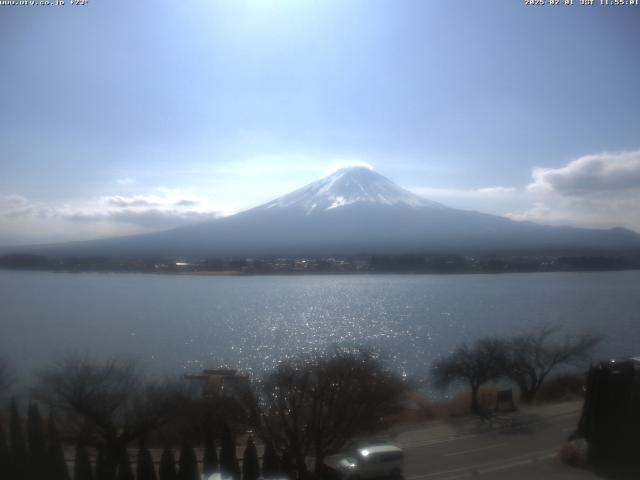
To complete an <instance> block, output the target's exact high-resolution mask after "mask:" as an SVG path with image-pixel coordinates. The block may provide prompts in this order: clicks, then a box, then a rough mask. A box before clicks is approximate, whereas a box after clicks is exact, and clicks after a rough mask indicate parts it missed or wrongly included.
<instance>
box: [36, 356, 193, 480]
mask: <svg viewBox="0 0 640 480" xmlns="http://www.w3.org/2000/svg"><path fill="white" fill-rule="evenodd" d="M36 395H37V396H39V397H40V398H41V399H42V400H43V401H45V402H46V403H47V404H48V405H49V406H50V407H51V408H53V409H55V410H56V411H58V412H61V413H63V414H65V418H66V420H67V422H68V425H67V428H69V429H70V431H71V432H72V434H73V436H74V437H75V438H76V439H78V440H82V441H84V442H87V443H89V444H94V445H95V446H96V447H100V448H101V450H102V451H103V452H104V467H105V471H106V473H107V478H108V480H111V479H113V478H115V471H116V466H117V463H118V461H119V459H120V457H121V456H122V454H123V452H124V451H125V449H126V447H127V445H128V444H129V443H130V442H131V441H133V440H135V439H137V438H140V437H142V436H143V435H145V434H147V433H148V432H150V431H152V430H154V429H156V428H159V427H160V426H161V425H163V424H164V423H166V422H167V421H168V420H169V419H170V418H171V417H172V415H173V413H174V412H175V410H176V406H177V405H178V404H179V403H180V402H181V399H182V391H181V389H180V388H179V387H178V386H176V385H172V384H169V383H165V384H156V383H151V382H148V381H145V379H144V378H143V375H142V374H141V372H140V371H139V369H138V368H137V366H136V364H135V363H132V362H117V361H107V362H104V363H96V362H92V361H90V360H87V359H85V358H81V357H77V356H67V357H65V358H63V359H62V360H61V361H59V362H58V363H57V364H56V365H55V366H54V367H53V368H51V369H49V370H47V371H45V372H43V373H42V374H40V376H39V383H38V386H37V388H36Z"/></svg>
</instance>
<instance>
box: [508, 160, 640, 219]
mask: <svg viewBox="0 0 640 480" xmlns="http://www.w3.org/2000/svg"><path fill="white" fill-rule="evenodd" d="M532 179H533V182H532V183H530V184H529V185H528V186H527V189H526V190H527V193H528V194H529V196H530V197H531V199H532V204H531V205H530V206H529V207H527V208H524V209H521V210H512V211H510V212H507V213H506V216H507V217H509V218H511V219H514V220H531V221H535V222H541V223H548V224H556V225H574V226H583V227H596V228H610V227H616V226H622V227H627V228H631V229H633V230H636V231H640V150H635V151H628V152H617V153H600V154H596V155H586V156H583V157H580V158H578V159H576V160H573V161H571V162H569V163H568V164H567V165H565V166H563V167H559V168H535V169H534V170H533V172H532Z"/></svg>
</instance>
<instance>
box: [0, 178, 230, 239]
mask: <svg viewBox="0 0 640 480" xmlns="http://www.w3.org/2000/svg"><path fill="white" fill-rule="evenodd" d="M223 215H224V212H223V210H222V209H219V208H215V207H213V206H211V205H210V204H208V202H206V201H205V200H203V199H200V198H196V197H194V196H192V195H187V194H185V193H183V192H181V191H179V190H175V189H167V188H160V189H156V192H155V193H153V194H150V195H131V196H121V195H116V196H105V197H100V198H96V199H93V200H90V201H87V202H83V203H82V204H57V205H45V204H44V203H42V202H39V201H35V200H31V199H28V198H25V197H23V196H20V195H8V196H4V197H0V226H2V230H3V232H2V234H1V235H0V242H2V243H11V242H18V243H29V242H38V241H63V240H70V239H88V238H98V237H104V236H110V235H125V234H136V233H146V232H152V231H158V230H165V229H170V228H174V227H178V226H182V225H188V224H193V223H196V222H201V221H206V220H212V219H214V218H218V217H220V216H223Z"/></svg>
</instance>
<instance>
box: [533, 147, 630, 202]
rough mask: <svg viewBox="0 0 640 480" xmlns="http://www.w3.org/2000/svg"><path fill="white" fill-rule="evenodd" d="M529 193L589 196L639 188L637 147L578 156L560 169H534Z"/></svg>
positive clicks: (618, 192)
mask: <svg viewBox="0 0 640 480" xmlns="http://www.w3.org/2000/svg"><path fill="white" fill-rule="evenodd" d="M532 176H533V183H531V184H530V185H529V186H528V187H527V189H528V190H529V191H531V192H541V193H546V192H555V193H558V194H560V195H566V196H588V195H599V194H610V193H616V194H620V193H626V192H627V191H630V190H636V191H640V150H636V151H632V152H618V153H600V154H597V155H586V156H584V157H580V158H578V159H576V160H573V161H572V162H569V163H568V164H567V165H566V166H564V167H561V168H535V169H534V170H533V173H532Z"/></svg>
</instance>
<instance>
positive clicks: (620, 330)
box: [0, 271, 640, 380]
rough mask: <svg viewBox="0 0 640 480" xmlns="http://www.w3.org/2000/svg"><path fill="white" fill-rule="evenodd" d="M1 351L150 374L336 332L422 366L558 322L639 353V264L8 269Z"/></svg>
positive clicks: (327, 338) (271, 360)
mask: <svg viewBox="0 0 640 480" xmlns="http://www.w3.org/2000/svg"><path fill="white" fill-rule="evenodd" d="M0 304H1V305H2V313H1V314H0V315H1V323H0V351H2V352H3V353H5V354H6V355H7V356H8V357H9V359H10V360H11V362H12V364H13V365H14V367H15V369H16V371H17V373H18V374H19V375H21V377H22V378H23V379H25V380H27V379H28V378H29V377H28V375H30V374H31V373H33V372H35V371H37V370H39V369H42V368H43V367H46V366H47V365H48V364H49V362H51V361H52V360H53V359H54V358H56V356H57V355H60V354H63V353H64V352H69V351H74V352H80V353H87V354H89V355H93V356H97V357H99V358H105V357H110V356H113V357H118V358H121V357H131V358H137V359H139V360H140V361H141V362H142V363H143V365H144V366H145V367H146V368H147V369H148V370H149V371H150V372H152V373H155V374H174V373H177V372H183V371H198V370H199V369H201V368H206V367H216V366H221V365H230V366H238V367H241V368H243V369H252V370H257V371H259V370H264V369H269V368H271V367H273V366H274V365H275V364H276V363H277V361H278V360H279V359H282V358H283V357H285V356H288V355H295V354H299V353H301V352H304V351H306V352H309V351H314V350H317V349H325V348H327V347H329V346H331V345H334V344H340V345H342V344H353V345H367V346H373V347H375V348H377V349H380V350H381V351H383V352H385V353H386V354H387V355H388V356H389V358H390V363H391V364H392V366H393V367H394V368H397V369H399V370H400V371H402V372H404V373H406V374H407V375H409V376H411V377H414V378H418V379H419V378H421V377H423V376H426V374H427V372H428V368H429V365H430V364H431V362H432V360H433V359H434V358H435V357H436V356H437V355H438V354H442V353H445V352H447V351H448V350H450V349H452V348H453V347H455V346H456V345H457V344H458V343H460V342H462V341H464V340H473V339H475V338H477V337H480V336H483V335H493V334H505V335H512V334H515V333H518V332H520V331H522V330H525V329H527V328H528V327H530V326H532V325H535V324H540V323H551V324H559V325H563V326H564V330H565V332H566V333H568V334H572V333H577V332H581V331H583V330H590V331H593V332H596V333H603V334H605V335H606V336H607V338H606V341H605V342H604V343H603V345H602V347H601V349H600V351H599V352H598V357H599V358H607V357H622V356H628V355H637V354H638V353H640V351H639V350H638V345H640V322H639V321H638V320H639V319H638V312H640V272H638V271H628V272H604V273H536V274H509V275H338V276H334V275H316V276H314V275H310V276H254V277H202V276H186V275H185V276H182V275H144V274H97V273H96V274H94V273H83V274H64V273H48V272H11V271H0Z"/></svg>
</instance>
